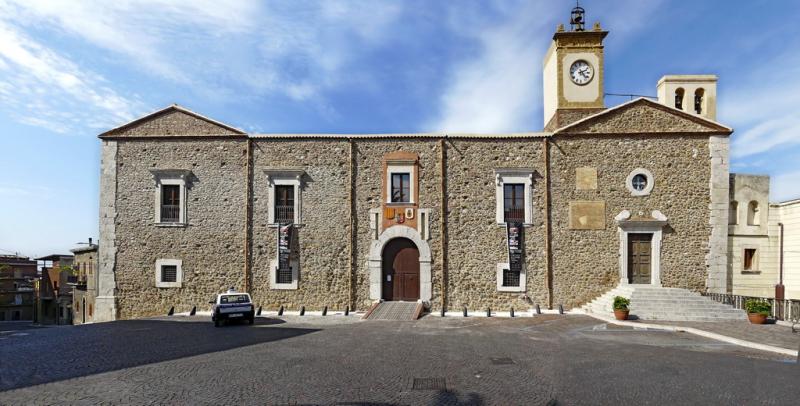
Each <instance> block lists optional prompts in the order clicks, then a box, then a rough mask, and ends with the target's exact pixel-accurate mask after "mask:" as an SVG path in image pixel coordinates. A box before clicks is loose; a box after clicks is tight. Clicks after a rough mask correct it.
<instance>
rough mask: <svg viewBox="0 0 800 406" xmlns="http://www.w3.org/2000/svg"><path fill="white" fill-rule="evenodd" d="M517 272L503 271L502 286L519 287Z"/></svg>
mask: <svg viewBox="0 0 800 406" xmlns="http://www.w3.org/2000/svg"><path fill="white" fill-rule="evenodd" d="M519 274H520V272H519V270H517V271H513V270H511V269H503V286H504V287H519Z"/></svg>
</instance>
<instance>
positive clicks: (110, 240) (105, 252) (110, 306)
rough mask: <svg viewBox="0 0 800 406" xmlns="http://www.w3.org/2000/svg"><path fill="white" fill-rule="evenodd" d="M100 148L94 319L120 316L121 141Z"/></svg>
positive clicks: (106, 319) (104, 143)
mask: <svg viewBox="0 0 800 406" xmlns="http://www.w3.org/2000/svg"><path fill="white" fill-rule="evenodd" d="M102 143H103V145H102V146H101V151H100V241H99V245H100V247H99V250H98V257H99V269H98V270H97V297H96V298H95V313H94V321H96V322H102V321H113V320H116V319H117V298H116V295H115V293H116V287H117V285H116V278H115V276H114V272H115V270H116V258H117V246H116V219H117V207H116V202H117V142H116V141H106V140H104V141H102Z"/></svg>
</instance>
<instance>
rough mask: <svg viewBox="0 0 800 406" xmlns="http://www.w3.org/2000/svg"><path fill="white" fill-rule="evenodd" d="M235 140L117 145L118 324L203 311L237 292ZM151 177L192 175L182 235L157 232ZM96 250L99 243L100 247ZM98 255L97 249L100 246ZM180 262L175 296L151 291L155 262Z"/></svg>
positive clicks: (240, 230) (239, 148) (238, 171)
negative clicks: (172, 172) (168, 172)
mask: <svg viewBox="0 0 800 406" xmlns="http://www.w3.org/2000/svg"><path fill="white" fill-rule="evenodd" d="M245 142H246V141H245V140H244V139H238V140H199V141H198V140H180V139H174V140H164V139H159V140H153V141H118V154H117V168H118V171H117V199H116V209H117V221H116V244H117V256H116V282H117V297H118V299H117V303H118V306H119V313H120V318H122V319H128V318H135V317H143V316H152V315H156V314H166V312H167V310H168V309H169V308H170V307H171V306H175V309H176V311H188V310H189V309H190V308H191V307H192V306H198V309H206V308H208V307H209V305H208V301H209V300H211V299H212V298H213V295H214V294H216V293H218V292H220V291H223V290H225V289H227V288H229V287H231V286H234V287H236V288H238V289H241V288H242V287H243V280H244V279H243V275H244V237H245V232H244V220H245V169H244V165H245V161H246V159H245V150H246V144H245ZM150 169H185V170H190V171H191V172H192V175H193V176H192V179H191V183H190V185H189V187H188V192H187V196H188V197H187V202H186V203H187V210H186V213H187V219H188V223H189V225H188V226H186V227H158V226H156V225H155V224H154V222H155V215H154V211H155V207H154V205H155V193H156V183H155V180H154V179H153V175H152V174H151V173H150V171H149V170H150ZM101 244H102V241H101ZM100 249H101V250H102V249H103V247H102V245H101V248H100ZM159 258H163V259H180V260H182V261H183V264H182V269H183V285H182V287H180V288H156V287H155V261H156V259H159Z"/></svg>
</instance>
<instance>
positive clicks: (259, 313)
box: [256, 306, 261, 316]
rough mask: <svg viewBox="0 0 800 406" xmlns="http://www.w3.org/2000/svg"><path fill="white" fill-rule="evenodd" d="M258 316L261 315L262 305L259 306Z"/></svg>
mask: <svg viewBox="0 0 800 406" xmlns="http://www.w3.org/2000/svg"><path fill="white" fill-rule="evenodd" d="M256 316H261V306H258V311H257V312H256Z"/></svg>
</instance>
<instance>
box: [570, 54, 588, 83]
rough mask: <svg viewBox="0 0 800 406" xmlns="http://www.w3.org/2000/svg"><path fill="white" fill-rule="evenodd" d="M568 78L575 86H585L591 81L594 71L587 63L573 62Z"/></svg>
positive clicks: (582, 61) (581, 61)
mask: <svg viewBox="0 0 800 406" xmlns="http://www.w3.org/2000/svg"><path fill="white" fill-rule="evenodd" d="M569 77H570V78H571V79H572V81H573V82H575V84H576V85H585V84H587V83H589V82H591V81H592V78H593V77H594V69H593V68H592V65H589V62H586V61H584V60H579V61H575V62H574V63H573V64H572V66H571V67H570V68H569Z"/></svg>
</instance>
